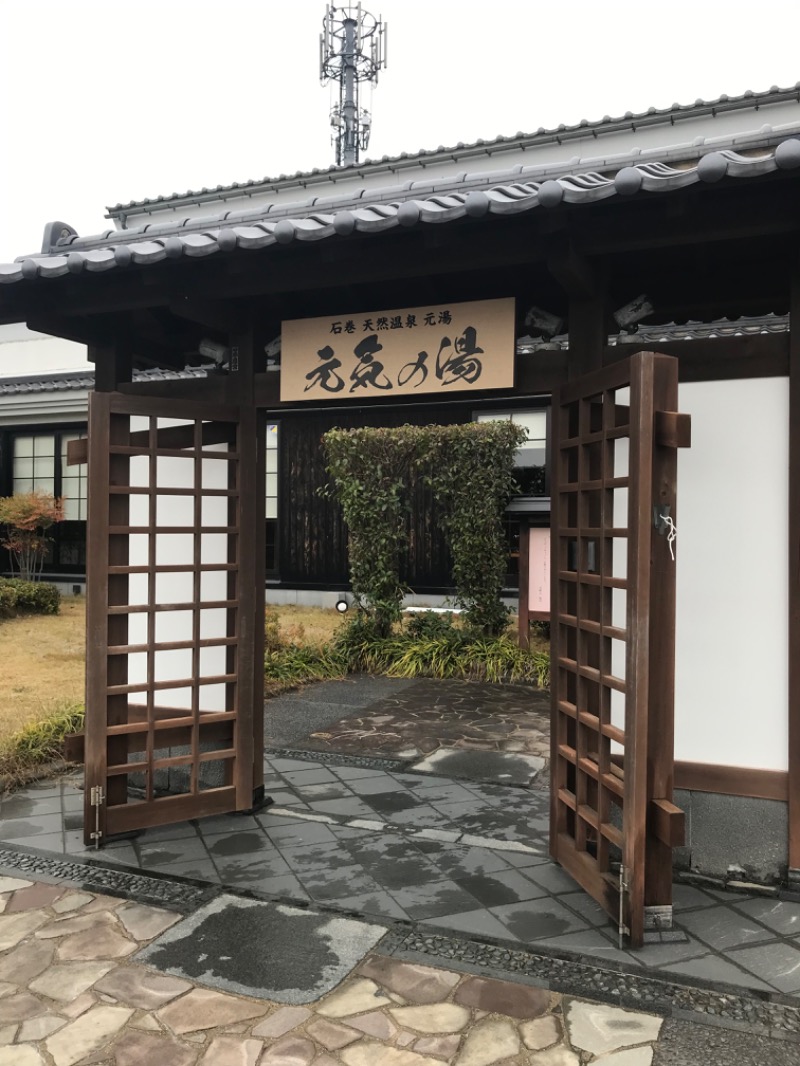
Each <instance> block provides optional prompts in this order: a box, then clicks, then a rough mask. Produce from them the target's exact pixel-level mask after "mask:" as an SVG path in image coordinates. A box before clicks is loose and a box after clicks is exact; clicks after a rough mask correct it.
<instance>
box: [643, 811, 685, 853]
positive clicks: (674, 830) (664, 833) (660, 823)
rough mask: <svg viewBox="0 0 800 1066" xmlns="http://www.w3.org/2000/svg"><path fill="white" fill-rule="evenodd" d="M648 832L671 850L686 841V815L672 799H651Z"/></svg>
mask: <svg viewBox="0 0 800 1066" xmlns="http://www.w3.org/2000/svg"><path fill="white" fill-rule="evenodd" d="M648 833H650V834H652V835H653V836H654V837H656V839H657V840H658V841H659V843H661V844H663V845H665V846H666V847H667V848H669V849H670V850H671V849H672V848H680V847H682V846H683V845H684V844H685V843H686V815H685V814H684V812H683V811H682V810H681V809H680V807H676V806H675V804H674V803H672V802H671V801H670V800H664V799H653V800H650V825H649V827H648Z"/></svg>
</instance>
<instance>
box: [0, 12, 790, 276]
mask: <svg viewBox="0 0 800 1066" xmlns="http://www.w3.org/2000/svg"><path fill="white" fill-rule="evenodd" d="M363 6H364V7H365V9H366V10H368V11H371V12H372V13H373V14H375V15H382V16H383V18H384V20H385V21H386V22H387V23H388V25H389V48H388V60H389V63H388V68H387V69H386V70H385V71H383V72H382V73H381V77H380V83H379V85H378V88H377V90H376V92H375V95H374V99H373V116H374V129H373V135H372V141H371V143H370V146H369V149H368V151H367V153H366V154H367V156H369V157H372V158H379V157H380V156H382V155H395V154H398V153H400V152H403V151H408V152H414V151H416V150H417V149H419V148H435V147H436V146H438V145H440V144H444V145H447V146H452V145H454V144H456V143H457V142H459V141H462V142H465V143H468V142H471V141H474V140H477V139H478V138H481V137H482V138H485V139H489V138H493V137H496V136H497V135H499V134H504V135H506V134H514V133H516V132H517V131H523V132H531V131H534V130H536V129H537V128H538V127H540V126H545V127H551V126H556V125H558V124H559V123H561V122H564V123H566V124H571V123H574V122H578V121H580V119H582V118H587V119H590V120H591V119H598V118H602V117H603V115H606V114H610V115H620V114H622V113H624V112H625V111H643V110H646V109H647V108H648V107H650V106H655V107H667V106H669V105H670V104H672V103H674V102H679V103H691V102H693V101H694V100H695V99H697V98H698V97H700V98H704V99H712V98H715V97H717V96H720V95H721V94H723V93H727V94H728V95H730V96H733V95H738V94H740V93H742V92H744V91H745V90H747V89H753V90H754V91H760V90H764V89H768V88H769V87H770V86H771V85H779V86H781V87H787V86H791V85H794V84H795V83H796V82H797V81H798V80H800V51H798V40H800V34H799V33H798V30H800V4H798V3H797V0H759V3H757V4H752V3H743V2H742V3H740V2H737V0H732V2H725V3H723V2H722V0H714V2H711V0H692V2H689V0H671V2H669V3H664V2H662V3H643V2H642V0H555V2H551V3H545V2H544V0H492V2H491V3H489V2H483V3H477V2H476V0H366V2H365V3H364V5H363ZM324 12H325V3H324V0H285V2H284V3H278V2H277V0H213V2H212V0H125V2H122V0H0V72H2V85H3V99H2V104H0V133H1V134H2V137H1V139H0V152H2V156H1V157H0V158H2V164H1V165H0V261H2V262H7V261H9V260H11V259H13V258H15V257H16V256H17V255H20V254H23V253H28V252H31V251H35V250H38V248H39V247H40V245H41V236H42V230H43V228H44V224H45V222H47V221H50V220H54V219H58V220H60V221H63V222H67V223H69V224H70V225H72V226H74V227H75V228H76V229H77V230H78V232H79V233H81V234H89V233H97V232H100V231H101V230H103V229H104V228H106V227H107V226H108V225H109V223H108V222H106V221H104V219H103V215H104V214H105V208H106V206H107V205H109V204H116V203H118V202H120V201H123V202H124V201H127V200H132V199H135V200H140V199H143V198H144V197H154V196H158V195H168V194H170V193H173V192H185V191H186V190H187V189H192V188H194V189H196V188H199V187H201V186H203V185H218V184H223V185H226V184H229V183H231V182H234V181H246V180H247V179H250V178H263V177H277V176H278V175H280V174H282V173H293V172H294V171H297V170H308V169H311V168H312V167H327V166H329V165H330V164H331V163H332V162H333V154H332V148H331V145H330V127H329V125H328V110H329V106H330V99H329V91H328V90H327V89H322V88H320V85H319V76H318V64H319V43H318V42H319V33H320V28H321V22H322V17H323V15H324Z"/></svg>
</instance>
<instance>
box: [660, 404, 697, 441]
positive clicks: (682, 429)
mask: <svg viewBox="0 0 800 1066" xmlns="http://www.w3.org/2000/svg"><path fill="white" fill-rule="evenodd" d="M656 444H659V445H660V446H661V447H662V448H691V446H692V416H691V415H682V414H679V413H678V412H677V411H656Z"/></svg>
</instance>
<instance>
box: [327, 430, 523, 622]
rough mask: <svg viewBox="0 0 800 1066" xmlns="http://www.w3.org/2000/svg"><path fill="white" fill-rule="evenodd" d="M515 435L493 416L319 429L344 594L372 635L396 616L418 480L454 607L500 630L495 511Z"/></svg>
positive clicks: (501, 547) (507, 479)
mask: <svg viewBox="0 0 800 1066" xmlns="http://www.w3.org/2000/svg"><path fill="white" fill-rule="evenodd" d="M524 440H525V431H524V430H523V429H521V428H520V427H519V426H516V425H514V424H512V423H511V422H502V421H497V422H470V423H467V424H465V425H454V426H401V427H399V428H394V429H381V428H378V429H375V428H362V429H352V430H338V429H334V430H331V431H330V432H328V433H326V434H325V436H324V438H323V442H324V445H325V450H326V456H327V471H328V474H329V475H330V477H331V485H330V486H329V488H328V490H327V491H328V492H329V493H330V494H331V495H333V496H334V497H335V498H336V499H338V500H339V502H340V503H341V505H342V510H343V512H344V518H345V521H346V523H347V526H348V530H349V535H350V540H349V555H350V576H351V582H352V586H353V593H354V595H355V597H356V601H357V603H358V605H359V606H360V607H361V608H362V609H364V610H366V611H367V612H369V613H370V614H371V615H372V616H373V619H374V622H375V625H376V628H377V630H378V633H379V634H380V635H387V634H388V633H389V631H390V629H391V626H392V623H393V622H395V621H397V619H399V617H400V607H401V603H402V598H403V591H404V590H403V588H402V586H401V584H400V562H401V559H402V555H403V551H404V549H405V547H406V519H407V516H408V514H409V512H410V509H411V488H412V485H413V484H414V482H415V481H416V480H418V479H424V480H425V481H426V482H427V483H428V484H429V485H430V487H431V489H432V491H433V494H434V496H435V498H436V499H437V501H438V502H439V503H440V504H441V505H442V507H443V525H444V530H445V533H446V535H447V539H448V543H449V546H450V550H451V553H452V556H453V574H452V577H453V584H454V585H455V589H456V602H457V604H458V605H459V606H461V607H464V608H465V609H466V615H467V621H468V622H469V623H470V625H471V626H472V627H473V628H475V629H478V630H480V631H482V632H484V633H487V634H494V633H499V632H500V631H501V630H502V629H503V627H504V625H505V623H506V621H507V610H506V608H505V607H504V605H503V603H502V600H501V598H500V592H501V590H502V586H503V576H504V574H505V568H506V546H505V542H504V538H503V511H504V509H505V505H506V503H507V501H508V498H509V496H511V494H512V493H513V491H514V488H515V484H514V476H513V466H514V455H515V452H516V449H517V448H518V447H519V446H520V444H521V443H522V442H523V441H524Z"/></svg>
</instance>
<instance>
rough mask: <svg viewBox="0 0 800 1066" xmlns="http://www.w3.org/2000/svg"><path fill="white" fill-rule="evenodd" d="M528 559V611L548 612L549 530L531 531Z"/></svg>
mask: <svg viewBox="0 0 800 1066" xmlns="http://www.w3.org/2000/svg"><path fill="white" fill-rule="evenodd" d="M529 536H530V542H529V543H530V554H529V559H528V611H529V612H531V613H533V612H534V611H536V612H542V613H545V614H546V613H548V612H549V611H550V530H549V529H531V530H529Z"/></svg>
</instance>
